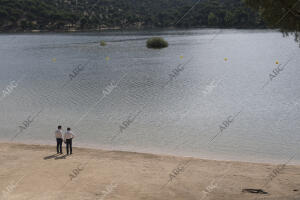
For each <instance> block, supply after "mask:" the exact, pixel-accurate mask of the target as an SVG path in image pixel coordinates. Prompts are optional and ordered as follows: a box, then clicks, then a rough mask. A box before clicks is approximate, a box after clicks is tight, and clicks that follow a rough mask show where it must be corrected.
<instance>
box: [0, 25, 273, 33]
mask: <svg viewBox="0 0 300 200" xmlns="http://www.w3.org/2000/svg"><path fill="white" fill-rule="evenodd" d="M194 29H222V30H270V31H276V30H278V28H269V27H248V28H247V27H189V28H184V27H164V28H160V27H155V28H151V27H150V28H149V27H143V28H114V27H112V28H102V29H76V30H9V31H4V30H0V34H8V33H88V32H99V33H101V32H106V31H155V30H194Z"/></svg>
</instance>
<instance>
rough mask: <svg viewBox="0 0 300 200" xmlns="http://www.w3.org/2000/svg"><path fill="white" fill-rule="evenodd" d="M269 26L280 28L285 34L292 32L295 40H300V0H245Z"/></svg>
mask: <svg viewBox="0 0 300 200" xmlns="http://www.w3.org/2000/svg"><path fill="white" fill-rule="evenodd" d="M245 2H246V3H247V4H248V5H249V6H251V7H252V8H253V9H254V10H256V11H258V12H259V14H260V15H261V17H262V18H263V19H264V21H265V22H266V24H267V25H268V26H269V27H270V28H280V30H281V31H282V32H283V33H284V34H285V35H289V34H290V33H294V35H295V40H296V41H298V42H300V38H299V37H300V35H299V32H300V1H299V0H289V1H275V0H245Z"/></svg>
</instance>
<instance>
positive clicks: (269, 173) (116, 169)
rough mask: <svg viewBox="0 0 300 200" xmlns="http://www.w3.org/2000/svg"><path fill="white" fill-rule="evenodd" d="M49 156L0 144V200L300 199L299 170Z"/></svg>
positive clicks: (76, 153) (107, 155) (130, 155)
mask: <svg viewBox="0 0 300 200" xmlns="http://www.w3.org/2000/svg"><path fill="white" fill-rule="evenodd" d="M55 153H56V149H55V147H54V146H46V145H25V144H7V143H0V163H1V165H0V192H1V198H0V199H1V200H2V199H11V200H16V199H18V200H19V199H20V200H21V199H22V200H23V199H24V200H25V199H28V200H29V199H30V200H52V199H53V200H54V199H65V200H76V199H78V200H79V199H80V200H82V199H99V200H104V199H107V200H109V199H122V200H133V199H142V200H167V199H168V200H169V199H170V200H173V199H175V200H177V199H178V200H179V199H180V200H183V199H184V200H196V199H197V200H204V199H213V200H214V199H215V200H227V199H228V200H235V199H244V200H248V199H249V200H250V199H273V200H275V199H276V200H299V199H300V166H294V165H286V166H278V165H273V164H258V163H246V162H229V161H213V160H203V159H198V158H183V157H175V156H165V155H152V154H144V153H134V152H121V151H103V150H95V149H83V148H74V149H73V155H71V156H65V155H64V154H63V155H58V154H55ZM64 153H65V149H64ZM245 189H255V190H252V193H251V190H245ZM253 192H254V193H253Z"/></svg>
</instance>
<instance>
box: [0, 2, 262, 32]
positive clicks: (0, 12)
mask: <svg viewBox="0 0 300 200" xmlns="http://www.w3.org/2000/svg"><path fill="white" fill-rule="evenodd" d="M195 2H197V0H0V30H2V31H9V30H10V31H20V30H34V29H37V30H80V29H81V30H87V29H104V28H141V27H239V28H253V27H263V26H264V23H263V22H262V21H261V19H260V18H259V17H258V14H257V13H256V12H255V11H253V10H251V9H249V8H248V7H247V6H246V5H245V3H244V2H243V0H203V1H200V2H199V3H198V4H197V5H196V6H195V7H194V8H193V9H192V10H191V11H190V12H189V13H188V14H187V15H186V16H185V17H184V18H183V19H182V20H180V18H181V17H182V16H184V14H185V13H186V12H187V11H188V10H189V9H190V8H191V7H192V6H193V5H194V4H195ZM178 20H180V21H178Z"/></svg>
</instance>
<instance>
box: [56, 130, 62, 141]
mask: <svg viewBox="0 0 300 200" xmlns="http://www.w3.org/2000/svg"><path fill="white" fill-rule="evenodd" d="M55 137H56V138H61V139H62V138H63V137H62V130H59V129H57V130H56V131H55Z"/></svg>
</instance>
